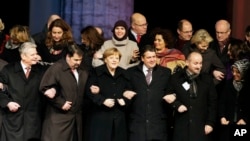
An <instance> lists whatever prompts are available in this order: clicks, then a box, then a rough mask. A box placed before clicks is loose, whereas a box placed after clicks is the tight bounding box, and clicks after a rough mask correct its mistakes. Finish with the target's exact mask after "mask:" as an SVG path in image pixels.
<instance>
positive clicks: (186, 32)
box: [181, 30, 193, 34]
mask: <svg viewBox="0 0 250 141" xmlns="http://www.w3.org/2000/svg"><path fill="white" fill-rule="evenodd" d="M181 32H182V33H185V34H188V33H193V30H191V31H181Z"/></svg>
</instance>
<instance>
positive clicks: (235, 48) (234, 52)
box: [229, 39, 250, 60]
mask: <svg viewBox="0 0 250 141" xmlns="http://www.w3.org/2000/svg"><path fill="white" fill-rule="evenodd" d="M229 52H230V53H231V56H232V57H233V59H234V60H241V59H244V58H249V57H250V56H249V55H250V49H249V48H248V47H247V45H246V44H245V43H244V41H242V40H240V39H235V40H232V41H231V42H230V48H229Z"/></svg>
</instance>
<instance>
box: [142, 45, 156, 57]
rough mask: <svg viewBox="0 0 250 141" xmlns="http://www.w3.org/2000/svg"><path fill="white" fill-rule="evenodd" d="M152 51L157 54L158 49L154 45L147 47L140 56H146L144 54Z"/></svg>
mask: <svg viewBox="0 0 250 141" xmlns="http://www.w3.org/2000/svg"><path fill="white" fill-rule="evenodd" d="M147 51H150V52H156V49H155V47H154V46H153V45H149V44H148V45H145V46H144V47H143V48H142V49H141V50H140V55H141V56H144V53H145V52H147Z"/></svg>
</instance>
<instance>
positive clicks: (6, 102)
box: [0, 42, 45, 141]
mask: <svg viewBox="0 0 250 141" xmlns="http://www.w3.org/2000/svg"><path fill="white" fill-rule="evenodd" d="M19 52H20V56H21V61H18V62H15V63H9V64H7V65H5V66H4V68H3V69H2V71H1V75H0V82H1V83H3V84H4V85H7V88H5V89H3V90H2V91H0V106H1V107H2V109H3V121H2V122H3V123H2V125H3V126H2V130H1V133H0V140H1V141H14V140H15V141H17V140H18V141H27V140H29V139H31V138H37V139H39V138H40V132H41V117H42V116H41V113H42V111H41V110H42V106H41V105H42V98H41V93H39V84H40V81H41V78H42V75H43V72H44V70H45V69H44V70H43V68H41V67H42V66H39V65H36V64H37V62H38V58H39V56H38V54H37V50H36V44H34V43H31V42H25V43H23V44H22V45H21V46H20V48H19ZM26 68H29V70H26ZM27 72H28V73H27ZM25 74H29V76H28V75H25Z"/></svg>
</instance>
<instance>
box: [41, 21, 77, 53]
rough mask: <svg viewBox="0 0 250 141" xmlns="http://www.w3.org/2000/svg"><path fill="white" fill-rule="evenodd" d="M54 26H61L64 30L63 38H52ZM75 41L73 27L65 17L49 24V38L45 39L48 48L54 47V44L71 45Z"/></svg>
mask: <svg viewBox="0 0 250 141" xmlns="http://www.w3.org/2000/svg"><path fill="white" fill-rule="evenodd" d="M54 27H59V28H61V29H62V31H63V36H62V39H61V40H60V41H58V42H55V41H54V40H53V38H52V29H53V28H54ZM73 43H74V38H73V34H72V29H71V27H70V26H69V25H68V24H67V23H66V22H65V21H64V20H63V19H56V20H54V21H53V22H52V23H51V24H50V26H49V31H48V33H47V38H46V40H45V44H46V46H47V47H48V48H52V47H53V46H54V45H70V44H73Z"/></svg>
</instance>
